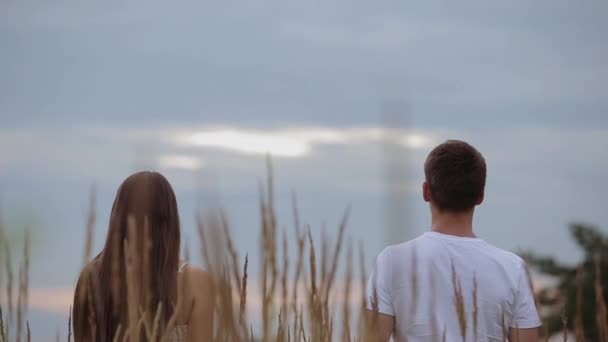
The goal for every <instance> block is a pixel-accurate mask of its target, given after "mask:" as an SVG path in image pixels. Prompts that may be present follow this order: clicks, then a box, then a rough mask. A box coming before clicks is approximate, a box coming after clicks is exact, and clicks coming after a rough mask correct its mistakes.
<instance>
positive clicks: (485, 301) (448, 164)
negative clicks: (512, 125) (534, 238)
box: [367, 140, 541, 342]
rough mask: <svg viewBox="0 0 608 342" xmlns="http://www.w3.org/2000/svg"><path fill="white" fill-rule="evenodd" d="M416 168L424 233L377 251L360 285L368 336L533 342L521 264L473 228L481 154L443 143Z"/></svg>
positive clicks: (534, 317)
mask: <svg viewBox="0 0 608 342" xmlns="http://www.w3.org/2000/svg"><path fill="white" fill-rule="evenodd" d="M424 172H425V178H426V180H425V182H424V184H423V185H422V196H423V198H424V200H425V201H426V202H428V203H429V206H430V209H431V231H429V232H426V233H424V234H423V235H421V236H419V237H418V238H416V239H414V240H411V241H408V242H405V243H402V244H400V245H395V246H389V247H387V248H385V249H384V250H383V251H382V253H380V255H379V256H378V258H377V260H376V267H375V270H374V272H373V273H372V275H371V277H370V280H369V283H368V289H367V298H368V304H367V309H368V314H367V316H368V318H369V319H370V321H371V322H372V324H373V325H374V327H375V328H374V335H373V338H374V340H375V339H376V338H377V337H378V338H379V340H380V341H388V340H389V339H390V338H391V336H392V337H393V339H394V340H395V341H408V342H418V341H447V342H451V341H459V342H460V341H504V340H506V338H507V337H508V338H509V340H510V341H518V342H529V341H538V327H539V326H540V325H541V322H540V319H539V316H538V312H537V311H536V306H535V302H534V297H533V294H532V291H531V288H530V282H529V280H528V276H527V271H526V265H525V263H524V261H523V260H522V259H521V258H520V257H518V256H517V255H515V254H513V253H510V252H507V251H504V250H501V249H499V248H497V247H494V246H492V245H490V244H489V243H487V242H485V241H483V240H481V239H479V238H477V237H476V236H475V233H474V232H473V213H474V210H475V207H476V206H477V205H479V204H481V203H482V202H483V198H484V188H485V182H486V164H485V160H484V158H483V156H482V155H481V153H479V152H478V151H477V150H476V149H475V148H473V147H472V146H471V145H469V144H467V143H466V142H463V141H457V140H449V141H446V142H445V143H443V144H441V145H439V146H437V147H436V148H435V149H434V150H433V151H432V152H431V153H430V154H429V156H428V157H427V159H426V162H425V164H424Z"/></svg>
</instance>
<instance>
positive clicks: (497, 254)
mask: <svg viewBox="0 0 608 342" xmlns="http://www.w3.org/2000/svg"><path fill="white" fill-rule="evenodd" d="M485 245H486V249H487V251H488V254H490V255H491V256H492V257H493V258H494V259H497V260H499V261H501V262H503V263H505V264H508V265H509V266H513V267H516V268H519V267H522V266H523V265H524V264H525V261H524V259H523V258H522V257H520V256H519V255H517V254H516V253H513V252H511V251H508V250H506V249H502V248H500V247H497V246H494V245H493V244H491V243H488V242H486V243H485Z"/></svg>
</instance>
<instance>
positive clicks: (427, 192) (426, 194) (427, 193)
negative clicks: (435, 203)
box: [422, 181, 431, 202]
mask: <svg viewBox="0 0 608 342" xmlns="http://www.w3.org/2000/svg"><path fill="white" fill-rule="evenodd" d="M422 198H423V199H424V201H425V202H430V201H431V189H429V183H427V182H426V181H424V183H422Z"/></svg>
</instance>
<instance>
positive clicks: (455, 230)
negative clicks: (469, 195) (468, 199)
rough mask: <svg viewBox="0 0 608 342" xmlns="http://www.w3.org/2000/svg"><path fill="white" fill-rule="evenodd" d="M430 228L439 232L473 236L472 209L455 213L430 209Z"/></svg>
mask: <svg viewBox="0 0 608 342" xmlns="http://www.w3.org/2000/svg"><path fill="white" fill-rule="evenodd" d="M431 216H432V218H431V230H432V231H434V232H437V233H441V234H447V235H454V236H461V237H475V234H474V233H473V210H471V211H467V212H462V213H455V212H448V211H439V210H437V209H431Z"/></svg>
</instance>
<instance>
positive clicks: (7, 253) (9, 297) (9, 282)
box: [2, 232, 15, 341]
mask: <svg viewBox="0 0 608 342" xmlns="http://www.w3.org/2000/svg"><path fill="white" fill-rule="evenodd" d="M2 237H3V238H2V243H3V247H4V258H5V262H6V263H5V270H6V301H7V303H8V312H7V315H6V318H7V320H6V340H7V341H8V339H9V337H10V334H9V332H10V327H11V325H12V324H13V321H14V319H13V317H14V312H15V311H14V307H13V277H14V275H13V263H12V261H11V247H10V245H9V242H8V240H7V239H6V236H5V235H4V232H2Z"/></svg>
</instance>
